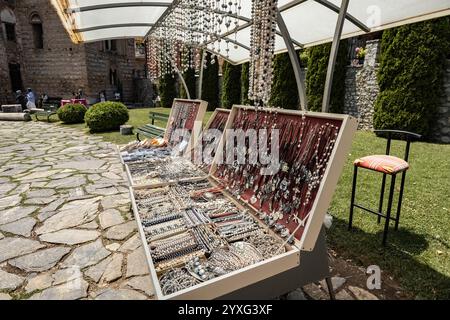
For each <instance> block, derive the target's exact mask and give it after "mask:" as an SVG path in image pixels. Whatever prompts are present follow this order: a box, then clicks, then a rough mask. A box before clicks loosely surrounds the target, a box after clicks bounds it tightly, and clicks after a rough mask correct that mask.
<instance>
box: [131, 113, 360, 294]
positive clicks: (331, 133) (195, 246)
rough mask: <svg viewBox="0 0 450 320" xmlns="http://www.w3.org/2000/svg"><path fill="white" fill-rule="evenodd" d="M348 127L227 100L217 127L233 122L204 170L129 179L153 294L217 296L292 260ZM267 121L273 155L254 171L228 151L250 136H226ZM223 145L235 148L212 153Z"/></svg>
mask: <svg viewBox="0 0 450 320" xmlns="http://www.w3.org/2000/svg"><path fill="white" fill-rule="evenodd" d="M356 127H357V122H356V120H355V119H354V118H352V117H349V116H343V115H330V114H320V113H309V112H308V113H302V112H297V111H286V110H279V109H276V110H275V109H258V110H256V109H255V108H251V107H241V106H235V107H233V110H232V112H231V114H230V115H229V118H228V120H227V124H226V126H225V129H234V130H242V131H239V132H238V134H237V135H236V132H235V133H234V135H232V133H231V131H227V132H226V134H224V135H222V138H221V139H220V143H219V145H218V149H217V150H218V151H217V153H216V156H215V160H214V163H213V164H212V167H211V175H210V176H209V177H207V178H193V179H190V180H184V181H178V182H175V181H171V182H170V183H167V184H164V183H161V184H157V185H154V186H153V187H152V188H149V187H136V188H133V187H131V188H130V194H131V197H132V203H133V211H134V215H135V217H136V220H137V221H138V225H139V232H140V235H141V239H142V241H143V243H144V249H145V252H146V257H147V260H148V263H149V267H150V275H151V278H152V281H153V284H154V288H155V292H156V296H157V298H158V299H163V300H164V299H214V298H220V297H222V296H225V295H228V294H230V293H233V292H236V291H239V290H240V289H242V288H245V287H247V286H251V285H253V284H256V283H259V282H261V281H265V280H266V279H270V278H272V277H275V276H277V275H279V274H282V273H285V272H287V271H288V270H291V269H293V268H296V267H298V266H299V265H300V266H301V251H302V250H305V251H310V250H312V249H313V248H314V246H315V242H316V240H317V237H318V235H319V232H320V229H321V226H322V223H323V220H324V216H325V214H326V210H327V209H328V206H329V204H330V201H331V198H332V195H333V193H334V189H335V187H336V185H337V182H338V179H339V176H340V174H341V171H342V169H343V166H344V161H345V159H346V156H347V155H348V152H349V150H350V146H351V142H352V138H353V135H354V133H355V131H356ZM268 128H269V129H278V132H279V160H280V161H279V162H278V163H277V164H276V165H275V166H271V171H270V172H269V174H268V175H261V172H262V171H261V169H263V168H262V166H259V165H258V164H251V165H250V164H248V163H246V162H244V163H240V162H239V161H238V160H239V159H238V157H239V156H244V158H245V159H246V160H247V161H248V160H249V154H250V152H249V151H252V150H253V151H254V150H255V149H257V147H260V145H261V143H260V141H259V140H257V141H256V142H255V141H252V140H251V138H248V137H247V138H244V144H243V146H244V147H243V148H241V149H243V150H239V148H237V147H236V146H235V144H236V140H238V138H239V137H240V138H242V133H243V135H244V137H245V136H247V133H248V132H250V130H251V129H253V130H256V131H259V130H263V129H268ZM269 131H270V130H269ZM271 135H272V133H269V137H268V138H269V141H271V143H274V144H275V142H276V139H275V133H273V136H271ZM265 138H267V136H265ZM277 145H278V144H277ZM227 146H228V147H227ZM230 146H231V147H230ZM228 148H231V149H232V150H236V153H235V154H234V156H233V157H231V159H228V160H229V161H222V160H221V159H224V158H226V156H227V155H226V152H224V151H225V150H227V149H228Z"/></svg>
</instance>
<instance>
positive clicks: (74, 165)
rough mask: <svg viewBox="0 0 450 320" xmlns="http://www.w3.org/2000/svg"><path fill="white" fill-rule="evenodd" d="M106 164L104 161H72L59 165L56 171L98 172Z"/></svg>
mask: <svg viewBox="0 0 450 320" xmlns="http://www.w3.org/2000/svg"><path fill="white" fill-rule="evenodd" d="M104 164H105V161H102V160H85V161H70V162H64V163H61V164H58V165H56V166H55V168H56V169H74V170H79V171H83V170H98V169H100V168H101V167H102V166H103V165H104Z"/></svg>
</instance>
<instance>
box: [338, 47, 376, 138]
mask: <svg viewBox="0 0 450 320" xmlns="http://www.w3.org/2000/svg"><path fill="white" fill-rule="evenodd" d="M379 48H380V43H379V41H378V40H374V41H368V42H367V44H366V49H367V54H366V58H365V60H364V65H363V66H360V67H358V66H356V67H355V66H351V67H348V69H347V75H346V79H345V104H344V113H346V114H349V115H352V116H354V117H355V118H357V119H358V120H359V129H360V130H373V114H374V107H375V102H376V100H377V97H378V94H379V93H380V88H379V86H378V82H377V70H378V63H377V58H378V55H379Z"/></svg>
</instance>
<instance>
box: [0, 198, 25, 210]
mask: <svg viewBox="0 0 450 320" xmlns="http://www.w3.org/2000/svg"><path fill="white" fill-rule="evenodd" d="M21 201H22V198H21V197H20V196H19V195H13V196H8V197H3V198H0V210H3V209H6V208H10V207H15V206H17V205H18V204H19V203H20V202H21Z"/></svg>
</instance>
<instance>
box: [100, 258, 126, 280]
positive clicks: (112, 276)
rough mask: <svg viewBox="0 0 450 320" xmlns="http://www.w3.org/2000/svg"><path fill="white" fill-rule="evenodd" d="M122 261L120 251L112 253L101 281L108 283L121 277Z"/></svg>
mask: <svg viewBox="0 0 450 320" xmlns="http://www.w3.org/2000/svg"><path fill="white" fill-rule="evenodd" d="M122 262H123V255H122V254H120V253H116V254H114V255H113V257H112V261H111V262H110V263H109V264H108V266H107V267H106V270H105V272H104V273H103V277H102V279H101V281H102V282H107V283H109V282H113V281H115V280H117V279H119V278H120V277H122Z"/></svg>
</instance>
